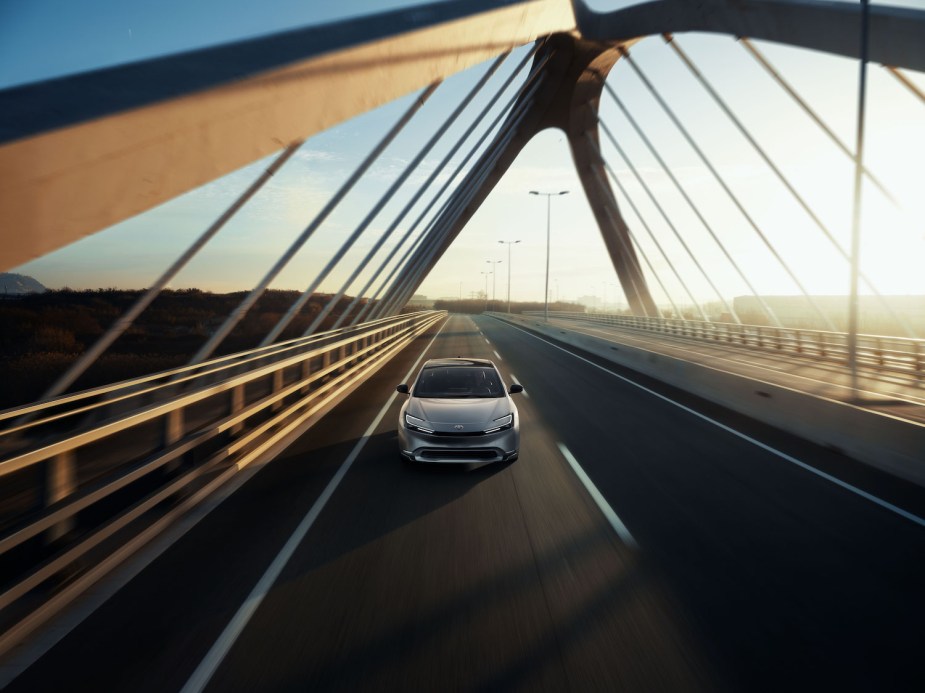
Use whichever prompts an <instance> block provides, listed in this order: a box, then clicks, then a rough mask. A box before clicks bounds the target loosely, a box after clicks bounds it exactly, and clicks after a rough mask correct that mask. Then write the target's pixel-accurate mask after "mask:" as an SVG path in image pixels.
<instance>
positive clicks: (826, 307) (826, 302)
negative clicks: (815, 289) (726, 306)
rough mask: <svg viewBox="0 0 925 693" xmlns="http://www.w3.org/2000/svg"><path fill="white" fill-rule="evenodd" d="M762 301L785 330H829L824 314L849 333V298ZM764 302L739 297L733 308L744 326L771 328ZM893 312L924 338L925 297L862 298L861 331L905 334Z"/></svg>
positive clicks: (860, 297)
mask: <svg viewBox="0 0 925 693" xmlns="http://www.w3.org/2000/svg"><path fill="white" fill-rule="evenodd" d="M761 301H763V302H764V303H765V304H767V306H768V308H770V309H771V310H772V311H773V312H774V314H775V315H776V316H777V319H778V320H779V321H780V323H781V324H782V325H783V326H784V327H796V328H801V329H807V330H825V329H828V327H827V326H826V324H825V321H824V320H823V319H822V318H821V317H820V315H819V313H822V315H824V316H825V317H826V318H828V320H829V321H831V323H832V325H833V326H834V328H835V329H836V330H837V331H839V332H846V331H847V330H848V297H847V296H813V297H812V303H810V302H809V300H807V299H806V297H804V296H762V297H761ZM761 301H759V300H758V298H757V297H755V296H736V297H735V299H733V308H734V309H735V312H736V313H737V314H738V316H739V318H740V319H741V320H742V322H744V323H749V324H753V325H771V324H773V321H772V320H771V319H770V317H769V316H768V315H767V313H766V311H765V310H764V308H763V307H762V305H761ZM884 303H885V304H886V306H884ZM813 304H815V305H816V307H817V308H818V311H817V310H816V308H814V307H813ZM891 312H892V313H893V314H895V315H896V316H897V317H898V318H899V320H900V321H902V322H904V323H905V324H906V325H908V326H909V328H910V329H911V330H912V331H913V332H914V333H915V335H916V336H918V337H923V336H925V296H884V297H883V298H882V300H881V298H879V297H877V296H859V297H858V330H859V331H860V332H862V333H865V334H882V335H905V331H904V330H903V329H902V326H901V325H900V323H899V322H898V321H897V320H896V319H895V318H894V317H893V316H892V315H891Z"/></svg>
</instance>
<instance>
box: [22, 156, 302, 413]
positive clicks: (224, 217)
mask: <svg viewBox="0 0 925 693" xmlns="http://www.w3.org/2000/svg"><path fill="white" fill-rule="evenodd" d="M303 142H304V140H299V141H297V142H293V143H292V144H290V145H289V146H288V147H286V148H285V149H284V150H283V151H282V153H281V154H279V156H277V157H276V159H274V160H273V162H272V163H271V164H270V166H268V167H267V168H266V170H264V171H263V173H261V174H260V176H258V177H257V179H256V180H255V181H254V182H253V183H251V184H250V185H249V186H248V187H247V189H246V190H244V192H242V193H241V194H240V195H239V196H238V198H237V199H236V200H235V201H234V202H232V203H231V205H229V207H228V208H227V209H226V210H225V211H224V212H223V213H222V214H221V215H220V216H219V217H218V218H217V219H216V220H215V221H214V222H213V223H212V225H211V226H209V228H207V229H206V230H205V231H204V232H203V233H202V235H201V236H199V238H197V239H196V240H195V241H194V242H193V244H192V245H190V246H189V248H187V249H186V251H185V252H184V253H183V254H182V255H181V256H180V257H179V258H177V259H176V260H175V261H174V263H173V264H172V265H171V266H170V267H168V268H167V270H165V271H164V273H163V274H162V275H161V276H160V277H159V278H158V279H157V281H155V282H154V284H152V285H151V286H150V287H149V288H148V290H147V291H146V292H145V293H144V295H143V296H141V297H140V298H139V299H138V300H137V301H136V302H135V303H134V304H133V305H132V306H131V307H130V308H129V309H128V310H127V311H126V312H125V313H124V314H123V315H122V316H121V317H120V318H118V319H117V320H116V321H115V322H114V323H113V324H112V325H110V326H109V329H108V330H107V331H106V332H105V333H104V334H103V335H102V336H101V337H100V338H99V339H98V340H97V341H96V343H95V344H93V346H91V347H90V348H89V349H87V351H85V352H84V353H83V354H82V355H81V356H80V358H79V359H77V361H75V362H74V363H73V364H72V365H71V367H70V368H68V370H67V371H66V372H65V373H64V374H63V375H61V376H60V377H59V378H58V379H57V380H56V381H55V382H54V383H53V384H52V386H51V387H49V388H48V390H46V391H45V394H43V395H42V396H41V397H40V398H39V400H38V401H42V400H47V399H52V398H53V397H57V396H58V395H60V394H61V393H62V392H64V391H65V390H66V389H67V388H68V387H69V386H70V385H72V384H73V383H74V381H75V380H77V378H79V377H80V376H81V375H82V374H83V373H84V372H85V371H86V370H87V368H89V367H90V366H91V365H92V364H93V363H94V362H95V361H96V360H97V359H98V358H99V357H100V356H101V355H102V354H103V352H105V351H106V349H108V348H109V347H110V346H111V345H112V343H113V342H115V341H116V339H118V338H119V337H120V336H121V335H122V334H123V333H124V332H125V331H126V330H127V329H128V328H129V327H131V326H132V324H133V323H134V322H135V320H136V319H137V318H138V316H139V315H141V313H142V312H143V311H144V310H145V308H147V307H148V306H149V305H151V303H152V301H154V299H155V298H157V297H158V296H159V295H160V293H161V291H162V290H163V289H164V287H165V286H167V284H168V283H170V281H171V280H172V279H173V278H174V277H175V276H176V275H177V273H178V272H179V271H180V270H182V269H183V268H184V267H185V266H186V265H187V264H188V263H189V261H190V260H192V259H193V257H194V256H195V255H196V254H197V253H198V252H199V251H200V250H202V248H203V247H204V246H205V245H206V243H208V242H209V241H210V240H211V239H212V238H213V237H214V236H215V234H217V233H218V232H219V231H220V230H221V229H222V227H224V226H225V224H226V223H227V222H228V221H229V220H230V219H231V218H232V217H233V216H234V215H235V214H236V213H237V212H238V210H240V209H241V208H242V207H243V206H244V205H245V204H246V203H247V202H248V201H249V200H250V199H251V198H252V197H253V196H254V195H255V194H256V193H257V191H258V190H260V189H261V188H262V187H263V186H264V184H265V183H266V182H267V181H268V180H270V178H272V177H273V175H274V174H275V173H276V172H277V171H278V170H279V169H280V168H282V166H283V164H285V163H286V162H287V161H288V160H289V158H290V157H291V156H292V155H293V154H295V152H296V150H298V148H299V147H301V146H302V144H303Z"/></svg>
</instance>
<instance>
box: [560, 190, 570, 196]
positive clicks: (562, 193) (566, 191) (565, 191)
mask: <svg viewBox="0 0 925 693" xmlns="http://www.w3.org/2000/svg"><path fill="white" fill-rule="evenodd" d="M559 194H560V195H568V190H563V191H562V192H560V193H559Z"/></svg>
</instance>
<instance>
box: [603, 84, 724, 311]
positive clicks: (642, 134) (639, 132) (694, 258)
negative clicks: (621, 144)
mask: <svg viewBox="0 0 925 693" xmlns="http://www.w3.org/2000/svg"><path fill="white" fill-rule="evenodd" d="M604 87H605V88H606V89H607V93H608V94H610V96H611V98H612V99H613V100H614V101H615V102H616V104H617V106H619V107H620V110H621V111H623V115H624V116H625V117H626V119H627V121H629V124H630V125H631V126H632V127H633V130H635V131H636V134H637V135H639V138H640V139H641V140H642V141H643V143H645V145H646V148H647V149H648V150H649V151H650V152H652V153H653V154H654V155H655V158H656V160H657V161H659V163H661V164H662V167H663V168H664V169H666V170H667V166H666V165H665V163H664V161H662V160H661V157H659V156H658V155H657V153H655V148H654V147H653V146H652V142H651V141H650V140H649V138H648V137H647V136H646V134H645V132H643V130H642V128H640V127H639V124H638V123H637V122H636V120H635V118H633V116H632V114H631V113H630V112H629V109H627V108H626V106H625V105H624V104H623V101H622V100H621V99H620V98H619V97H618V96H617V95H616V93H615V92H614V91H613V89H611V88H610V85H608V84H607V83H606V82H604ZM598 122H601V121H600V119H598ZM608 132H609V130H608ZM610 136H611V137H613V135H610ZM627 161H629V160H627ZM646 192H649V188H648V186H646ZM650 194H651V193H650ZM652 202H653V203H654V204H655V205H656V207H657V209H658V210H659V212H660V213H661V215H662V218H663V219H664V220H665V223H666V224H668V228H670V229H671V231H672V233H674V236H675V238H676V239H677V240H678V243H680V244H681V247H683V248H684V250H685V251H686V252H687V255H688V257H690V259H691V261H692V262H693V263H694V266H695V267H696V268H697V269H698V270H700V274H701V275H703V278H704V279H705V280H706V281H707V284H709V285H710V288H712V289H713V292H714V293H715V294H716V296H717V297H718V298H719V300H720V302H721V303H722V304H723V306H725V308H726V310H727V311H728V312H729V313H730V315H732V318H733V319H734V320H735V321H736V323H738V324H742V321H741V320H739V316H738V315H736V313H735V311H734V310H732V307H731V306H730V305H729V303H728V302H727V301H726V299H725V298H724V297H723V294H722V292H721V291H720V290H719V287H717V286H716V284H714V283H713V280H712V279H710V275H709V274H708V273H707V271H706V270H705V269H704V268H703V265H701V264H700V261H699V260H698V259H697V256H696V255H694V251H693V250H691V248H690V246H689V245H688V244H687V242H686V241H685V240H684V237H683V236H682V235H681V232H680V231H678V229H677V227H676V226H675V225H674V223H672V221H671V218H670V217H669V216H668V214H667V213H666V212H665V210H664V207H662V205H661V204H659V203H658V202H657V201H656V200H655V196H654V195H652ZM704 319H706V318H704Z"/></svg>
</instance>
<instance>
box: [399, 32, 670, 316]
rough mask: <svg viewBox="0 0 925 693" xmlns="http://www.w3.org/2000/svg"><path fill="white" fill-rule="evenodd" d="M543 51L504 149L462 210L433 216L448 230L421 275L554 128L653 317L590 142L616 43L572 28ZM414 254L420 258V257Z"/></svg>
mask: <svg viewBox="0 0 925 693" xmlns="http://www.w3.org/2000/svg"><path fill="white" fill-rule="evenodd" d="M547 56H549V61H548V62H547V63H546V65H545V66H544V67H543V74H544V80H543V84H542V87H541V88H540V89H539V91H538V92H537V94H536V96H535V97H534V99H533V101H532V103H531V105H530V106H529V107H528V109H527V112H526V115H525V116H524V118H523V120H522V121H521V124H520V127H519V129H518V130H517V132H516V134H515V135H514V136H513V138H511V139H510V140H509V142H508V143H507V144H506V145H505V146H504V150H503V152H502V153H501V154H500V156H498V158H497V160H496V161H495V163H494V165H493V166H492V167H491V169H490V172H489V173H488V175H487V176H486V178H485V180H484V181H483V183H482V184H481V185H480V186H479V188H478V190H476V191H475V193H474V195H472V197H471V199H470V200H469V202H468V204H466V205H465V207H464V208H463V210H462V212H461V213H459V214H457V213H456V212H451V211H450V209H452V207H453V205H452V203H451V204H450V205H449V208H450V209H448V211H446V212H444V217H443V218H440V219H438V220H437V222H436V224H435V225H434V228H435V229H442V230H444V231H445V232H446V233H445V236H444V237H443V239H442V240H441V241H440V244H439V246H438V250H437V252H436V253H435V254H434V255H433V257H432V258H431V259H430V260H429V261H427V263H426V265H425V267H424V271H423V272H421V273H420V276H421V278H422V279H423V277H426V276H427V274H428V273H429V272H430V271H431V270H432V269H433V267H434V266H435V265H436V264H437V262H438V261H439V260H440V258H441V257H442V255H443V254H444V253H445V252H446V250H447V249H448V248H449V247H450V245H452V243H453V241H454V240H455V239H456V237H457V236H458V235H459V233H460V231H462V229H463V228H464V227H465V226H466V224H467V223H468V221H469V219H470V218H471V217H472V215H473V214H474V213H475V212H476V210H477V209H478V208H479V206H481V204H482V202H483V201H484V200H485V198H486V197H488V195H489V194H490V193H491V191H492V190H493V189H494V187H495V185H497V183H498V181H500V180H501V178H502V177H503V176H504V174H505V173H506V172H507V170H508V168H509V167H510V166H511V164H512V163H513V162H514V160H515V159H516V158H517V155H518V154H519V153H520V151H521V149H523V147H524V146H525V145H526V144H527V143H528V142H529V141H530V140H531V139H533V137H534V136H535V135H536V134H537V133H538V132H540V131H542V130H545V129H547V128H558V129H560V130H562V131H563V132H564V133H565V134H566V136H567V137H568V141H569V146H570V148H571V151H572V157H573V160H574V162H575V168H576V171H577V173H578V177H579V179H580V180H581V183H582V186H583V187H584V191H585V195H586V196H587V198H588V202H589V204H590V205H591V209H592V210H593V212H594V216H595V219H596V221H597V224H598V228H599V230H600V232H601V237H602V239H603V240H604V245H605V246H606V248H607V252H608V254H609V255H610V260H611V263H612V264H613V266H614V269H615V270H616V272H617V276H618V277H619V279H620V283H621V285H622V287H623V292H624V295H625V296H626V298H627V301H628V303H629V305H630V308H631V310H632V311H633V313H634V314H635V315H644V316H646V315H648V316H656V315H658V310H657V308H656V306H655V302H654V300H653V299H652V296H651V294H650V292H649V289H648V287H647V285H646V280H645V277H644V275H643V273H642V270H641V268H640V265H639V260H638V258H637V257H636V251H635V249H634V247H633V244H632V241H631V239H630V235H629V230H628V228H627V225H626V222H625V221H624V219H623V216H622V215H621V213H620V209H619V206H618V205H617V201H616V198H615V197H614V195H613V191H612V190H611V188H610V185H609V184H608V183H607V182H606V181H607V177H606V172H605V170H604V165H603V162H602V161H601V159H600V154H599V151H598V149H597V147H596V146H595V144H592V143H599V142H598V128H597V109H598V104H599V101H600V96H601V91H602V89H603V87H604V80H605V79H606V78H607V75H608V74H609V72H610V70H611V68H612V67H613V66H614V64H615V63H616V62H617V60H618V59H619V57H620V53H619V49H618V48H617V47H616V46H614V45H613V44H611V43H604V42H597V41H588V40H585V39H582V38H579V37H577V36H575V35H573V34H564V33H563V34H556V35H554V36H552V37H550V39H549V41H548V42H547V44H546V46H545V47H544V49H543V51H542V52H541V53H540V54H538V55H537V57H536V62H537V63H540V62H542V61H543V60H544V59H545V58H546V57H547ZM500 137H501V135H499V137H498V138H497V139H496V140H495V144H494V145H493V146H492V147H489V149H488V150H487V151H486V152H485V153H484V154H483V156H482V157H481V160H480V161H479V162H478V163H477V164H476V165H475V166H473V168H472V171H473V172H476V171H482V170H484V167H485V165H486V162H487V161H488V158H489V157H490V156H491V153H492V150H493V149H495V148H496V147H497V146H498V144H497V143H498V142H499V140H500ZM589 137H590V140H591V141H589ZM470 175H472V174H470ZM464 188H465V186H464V185H460V186H459V188H458V189H457V191H456V192H455V193H454V195H455V196H457V197H458V196H462V195H466V194H467V193H466V192H465V191H464ZM451 217H452V218H451ZM417 260H418V261H423V259H422V258H420V257H419V258H417ZM413 265H414V261H412V266H413ZM419 284H420V281H419V282H418V285H419ZM416 288H417V286H415V289H416ZM412 293H413V292H412Z"/></svg>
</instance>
